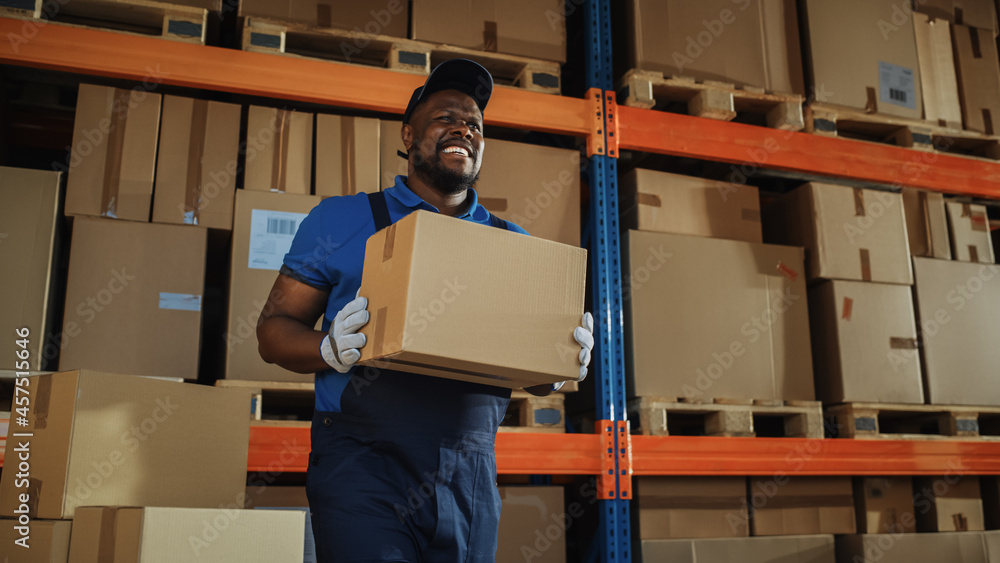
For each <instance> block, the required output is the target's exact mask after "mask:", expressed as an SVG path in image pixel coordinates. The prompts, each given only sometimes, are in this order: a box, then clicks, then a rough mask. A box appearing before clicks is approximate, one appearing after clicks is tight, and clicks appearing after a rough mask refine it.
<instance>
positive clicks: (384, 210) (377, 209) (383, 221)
mask: <svg viewBox="0 0 1000 563" xmlns="http://www.w3.org/2000/svg"><path fill="white" fill-rule="evenodd" d="M368 205H370V206H371V208H372V217H373V218H374V219H375V230H376V231H381V230H382V229H384V228H386V227H388V226H389V225H391V224H392V219H390V218H389V206H388V205H387V204H386V202H385V192H373V193H370V194H368Z"/></svg>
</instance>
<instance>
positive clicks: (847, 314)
mask: <svg viewBox="0 0 1000 563" xmlns="http://www.w3.org/2000/svg"><path fill="white" fill-rule="evenodd" d="M853 315H854V300H853V299H851V298H850V297H845V298H844V305H843V307H841V310H840V318H842V319H844V320H845V321H850V320H851V316H853Z"/></svg>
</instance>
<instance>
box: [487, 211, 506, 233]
mask: <svg viewBox="0 0 1000 563" xmlns="http://www.w3.org/2000/svg"><path fill="white" fill-rule="evenodd" d="M490 225H491V226H493V227H496V228H497V229H503V230H505V231H509V230H510V227H509V226H508V225H507V221H504V220H503V219H501V218H499V217H497V216H496V215H494V214H492V213H490Z"/></svg>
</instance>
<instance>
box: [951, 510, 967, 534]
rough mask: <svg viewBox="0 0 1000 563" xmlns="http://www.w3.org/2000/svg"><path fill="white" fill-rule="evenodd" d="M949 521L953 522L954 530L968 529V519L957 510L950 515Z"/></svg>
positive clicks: (965, 530) (962, 530)
mask: <svg viewBox="0 0 1000 563" xmlns="http://www.w3.org/2000/svg"><path fill="white" fill-rule="evenodd" d="M951 521H952V522H953V523H954V524H955V531H956V532H968V531H969V519H968V517H966V516H965V514H963V513H961V512H959V513H956V514H952V515H951Z"/></svg>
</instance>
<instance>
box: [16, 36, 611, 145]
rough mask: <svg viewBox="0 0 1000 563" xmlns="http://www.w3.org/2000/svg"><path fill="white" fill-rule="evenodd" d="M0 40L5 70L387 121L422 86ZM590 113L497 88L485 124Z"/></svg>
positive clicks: (132, 41)
mask: <svg viewBox="0 0 1000 563" xmlns="http://www.w3.org/2000/svg"><path fill="white" fill-rule="evenodd" d="M0 37H3V38H4V40H3V41H0V63H5V64H12V65H20V66H29V67H35V68H44V69H49V70H57V71H64V72H72V73H77V74H88V75H94V76H106V77H111V78H120V79H126V80H133V81H137V82H143V81H145V83H146V84H150V85H156V84H169V85H174V86H184V87H189V88H200V89H207V90H218V91H222V92H233V93H237V94H247V95H253V96H265V97H270V98H279V99H285V100H294V101H299V102H309V103H317V104H326V105H331V106H340V107H348V108H356V109H363V110H371V111H379V112H387V113H397V114H402V113H403V110H404V109H406V103H407V102H408V101H409V99H410V94H411V93H412V92H413V89H414V88H416V87H417V86H420V85H421V84H423V82H424V77H422V76H420V75H415V74H408V73H402V72H395V71H391V70H385V69H380V68H373V67H366V66H359V65H350V64H343V63H336V62H331V61H318V60H311V59H303V58H296V57H286V56H282V55H272V54H266V53H250V52H246V51H239V50H235V49H223V48H220V47H207V46H203V45H194V44H190V43H182V42H179V41H170V40H165V39H160V38H157V37H145V36H139V35H129V34H124V33H114V32H110V31H101V30H95V29H88V28H82V27H72V26H65V25H60V24H55V23H49V24H45V23H43V24H42V25H39V24H38V23H37V22H32V21H23V20H16V19H12V18H0ZM12 37H13V39H11V38H12ZM19 38H20V39H19ZM590 107H591V102H589V101H588V100H584V99H582V98H567V97H563V96H553V95H550V94H539V93H535V92H529V91H526V90H522V89H519V88H506V87H503V88H497V89H496V90H495V92H494V95H493V99H492V100H491V101H490V107H489V111H487V112H486V123H487V124H491V125H501V126H507V127H517V128H521V129H531V130H536V131H546V132H550V133H559V134H565V135H573V136H587V135H589V134H590V130H591V119H590V113H591V111H590Z"/></svg>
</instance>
